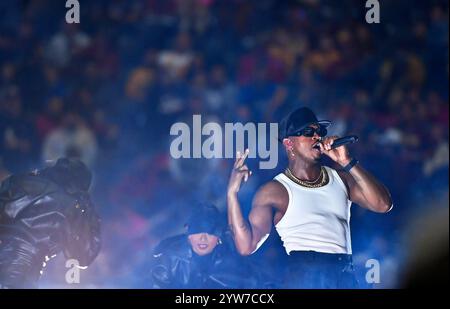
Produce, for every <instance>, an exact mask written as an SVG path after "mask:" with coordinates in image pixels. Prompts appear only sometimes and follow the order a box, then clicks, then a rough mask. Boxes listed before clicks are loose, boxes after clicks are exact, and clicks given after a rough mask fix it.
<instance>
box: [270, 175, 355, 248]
mask: <svg viewBox="0 0 450 309" xmlns="http://www.w3.org/2000/svg"><path fill="white" fill-rule="evenodd" d="M325 169H326V171H327V173H328V176H329V182H328V184H327V185H325V186H323V187H320V188H305V187H302V186H300V185H298V184H296V183H295V182H293V181H292V180H290V179H289V178H288V177H287V176H286V175H285V174H283V173H281V174H278V175H277V176H276V177H275V178H274V179H275V180H277V181H278V182H280V183H281V184H282V185H283V186H284V187H285V188H286V190H287V192H288V194H289V204H288V207H287V210H286V213H285V214H284V216H283V218H281V220H280V221H279V222H278V223H277V224H276V225H275V228H276V230H277V232H278V234H279V235H280V237H281V240H282V241H283V245H284V247H285V249H286V252H287V254H289V253H290V252H291V251H316V252H324V253H344V254H351V253H352V247H351V240H350V206H351V204H352V202H351V201H350V200H349V198H348V193H347V188H346V187H345V185H344V183H343V182H342V179H341V178H340V176H339V175H338V173H337V172H336V171H335V170H333V169H331V168H329V167H325Z"/></svg>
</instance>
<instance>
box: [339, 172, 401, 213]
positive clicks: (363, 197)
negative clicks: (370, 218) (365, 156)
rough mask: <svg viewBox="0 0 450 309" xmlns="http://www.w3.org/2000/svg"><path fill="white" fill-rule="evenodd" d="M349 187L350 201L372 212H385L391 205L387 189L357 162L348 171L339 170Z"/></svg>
mask: <svg viewBox="0 0 450 309" xmlns="http://www.w3.org/2000/svg"><path fill="white" fill-rule="evenodd" d="M339 175H340V176H341V178H342V179H343V180H344V182H345V183H346V185H347V187H348V189H349V198H350V200H351V201H352V202H354V203H356V204H358V205H360V206H361V207H364V208H367V209H369V210H371V211H374V212H381V213H383V212H387V211H389V210H390V209H391V207H392V199H391V195H390V193H389V191H388V189H387V188H386V187H385V186H384V185H383V184H382V183H381V182H379V181H378V180H377V179H376V178H375V177H374V176H373V175H372V174H370V173H369V172H368V171H366V170H365V169H364V168H362V167H361V166H360V165H359V164H357V165H356V166H354V167H353V168H352V169H351V170H350V173H346V172H343V171H342V172H339Z"/></svg>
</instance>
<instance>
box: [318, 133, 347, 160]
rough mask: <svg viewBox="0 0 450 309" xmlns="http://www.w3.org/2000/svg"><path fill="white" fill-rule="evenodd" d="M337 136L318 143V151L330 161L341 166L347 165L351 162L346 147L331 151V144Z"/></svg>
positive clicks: (328, 137)
mask: <svg viewBox="0 0 450 309" xmlns="http://www.w3.org/2000/svg"><path fill="white" fill-rule="evenodd" d="M338 138H339V137H338V136H327V137H325V138H324V139H323V141H322V142H321V143H319V147H320V151H321V152H322V153H323V154H326V155H327V156H329V157H330V159H331V160H333V161H334V162H336V163H338V164H339V165H341V166H345V165H347V164H348V163H349V162H350V161H351V157H350V154H349V152H348V149H347V146H344V145H342V146H339V147H336V148H334V149H331V146H332V145H333V142H334V141H335V140H336V139H338Z"/></svg>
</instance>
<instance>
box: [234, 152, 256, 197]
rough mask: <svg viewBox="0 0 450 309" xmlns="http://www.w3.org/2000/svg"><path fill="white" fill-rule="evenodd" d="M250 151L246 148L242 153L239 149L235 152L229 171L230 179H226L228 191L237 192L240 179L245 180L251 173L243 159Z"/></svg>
mask: <svg viewBox="0 0 450 309" xmlns="http://www.w3.org/2000/svg"><path fill="white" fill-rule="evenodd" d="M249 152H250V150H249V149H246V150H245V152H244V153H241V152H240V151H238V152H237V156H236V161H235V162H234V165H233V170H232V171H231V175H230V179H229V181H228V193H238V192H239V189H240V187H241V184H242V180H244V182H246V181H247V180H248V178H249V177H250V176H251V175H252V172H251V171H250V170H249V169H248V167H247V165H245V159H246V158H247V156H248V153H249Z"/></svg>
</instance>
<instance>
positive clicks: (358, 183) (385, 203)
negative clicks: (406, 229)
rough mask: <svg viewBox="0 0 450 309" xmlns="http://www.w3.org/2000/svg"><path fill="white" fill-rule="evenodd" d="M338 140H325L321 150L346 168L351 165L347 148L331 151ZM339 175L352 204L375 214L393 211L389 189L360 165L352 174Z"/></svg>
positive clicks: (332, 138) (329, 138)
mask: <svg viewBox="0 0 450 309" xmlns="http://www.w3.org/2000/svg"><path fill="white" fill-rule="evenodd" d="M336 138H337V136H331V137H327V138H325V140H324V141H323V142H322V144H321V145H320V148H321V151H322V152H323V153H324V154H326V155H327V156H329V157H330V158H331V159H332V160H333V161H335V162H336V163H338V164H339V165H341V166H342V167H344V166H346V165H347V164H349V163H350V161H351V158H350V155H349V153H348V150H347V147H345V146H340V147H337V148H335V149H331V145H333V142H334V140H335V139H336ZM339 175H340V176H341V178H342V180H343V181H344V183H345V184H346V186H347V188H348V191H349V198H350V200H351V201H352V202H355V203H357V204H358V205H360V206H362V207H364V208H367V209H369V210H371V211H374V212H387V211H389V210H390V209H391V207H392V199H391V195H390V193H389V191H388V189H387V188H386V187H385V186H384V185H383V184H382V183H381V182H379V181H378V180H377V179H376V178H375V177H374V176H373V175H372V174H370V173H369V172H368V171H366V170H365V169H363V168H362V167H361V166H360V165H359V164H357V165H355V166H354V167H353V168H352V169H351V170H350V173H347V172H344V171H342V172H339Z"/></svg>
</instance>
